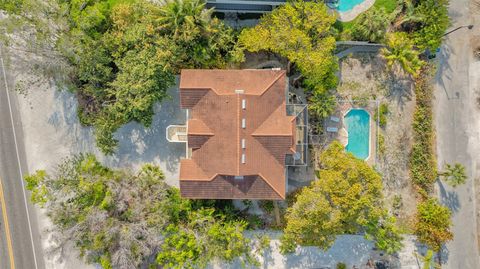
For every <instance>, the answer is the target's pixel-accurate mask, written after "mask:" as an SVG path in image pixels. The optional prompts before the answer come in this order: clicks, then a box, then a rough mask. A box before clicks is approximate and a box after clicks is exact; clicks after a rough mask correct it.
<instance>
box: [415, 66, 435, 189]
mask: <svg viewBox="0 0 480 269" xmlns="http://www.w3.org/2000/svg"><path fill="white" fill-rule="evenodd" d="M428 69H429V68H428V67H427V68H424V70H422V75H421V76H420V77H418V78H417V79H416V81H415V94H416V108H415V113H414V115H413V139H414V142H413V146H412V151H411V154H410V175H411V177H412V181H413V183H414V184H415V185H416V186H417V187H419V188H420V189H422V190H423V191H420V194H421V195H422V196H425V194H428V192H430V191H431V190H432V188H433V183H434V182H435V180H436V178H437V169H436V167H437V163H436V159H435V155H434V147H433V146H434V136H435V135H434V129H433V111H432V86H431V85H429V76H428V75H425V74H428V71H429V70H428Z"/></svg>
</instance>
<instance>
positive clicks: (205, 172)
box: [180, 70, 296, 199]
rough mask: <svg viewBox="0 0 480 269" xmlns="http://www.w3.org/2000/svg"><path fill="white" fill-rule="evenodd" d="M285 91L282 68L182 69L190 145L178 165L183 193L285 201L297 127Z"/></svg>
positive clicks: (182, 85) (182, 93)
mask: <svg viewBox="0 0 480 269" xmlns="http://www.w3.org/2000/svg"><path fill="white" fill-rule="evenodd" d="M286 93H287V78H286V74H285V71H283V70H182V73H181V77H180V103H181V107H182V108H184V109H189V115H190V119H189V120H188V121H187V136H188V143H187V145H188V147H189V149H191V156H187V159H182V160H181V164H180V191H181V194H182V196H183V197H188V198H198V199H284V198H285V192H286V174H285V173H286V172H285V156H286V154H293V153H295V146H294V145H295V128H296V125H295V117H294V116H288V115H287V109H286Z"/></svg>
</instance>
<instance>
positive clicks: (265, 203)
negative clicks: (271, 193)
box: [258, 200, 274, 214]
mask: <svg viewBox="0 0 480 269" xmlns="http://www.w3.org/2000/svg"><path fill="white" fill-rule="evenodd" d="M258 206H259V207H260V208H261V209H263V211H265V212H266V213H269V214H270V213H272V212H273V209H274V205H273V201H271V200H262V201H259V202H258Z"/></svg>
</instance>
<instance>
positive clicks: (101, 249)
mask: <svg viewBox="0 0 480 269" xmlns="http://www.w3.org/2000/svg"><path fill="white" fill-rule="evenodd" d="M25 180H26V182H27V189H28V190H30V191H32V201H33V202H34V203H36V204H38V205H40V206H41V207H43V208H44V209H45V210H46V211H47V215H48V216H49V218H50V220H51V221H52V223H53V225H54V228H53V229H52V232H54V238H55V240H56V241H57V242H56V243H57V245H58V246H59V248H62V247H63V246H65V245H66V244H67V243H73V245H74V246H75V247H76V248H78V250H79V251H80V255H81V256H82V257H84V258H85V260H86V262H87V263H99V264H101V265H102V266H103V267H104V268H122V269H123V268H140V266H141V265H144V264H148V263H149V262H150V260H149V259H148V258H149V257H151V256H152V255H158V256H159V257H163V258H159V260H160V261H161V264H162V265H164V266H168V265H170V264H171V263H173V264H175V265H178V264H182V263H183V265H185V267H188V265H195V266H194V267H195V268H197V267H204V266H205V265H206V264H207V263H208V262H209V261H212V260H225V261H227V262H229V261H232V260H233V259H235V258H237V257H238V258H240V259H241V260H242V261H244V262H245V263H247V264H254V263H256V262H257V261H256V259H255V257H254V256H253V254H252V253H251V251H252V250H253V249H254V247H255V246H254V245H255V243H256V241H254V240H250V239H247V238H246V237H244V236H243V231H244V230H245V227H246V223H244V222H243V221H238V220H226V218H225V215H224V214H222V213H221V212H216V211H215V209H214V208H212V207H205V208H204V209H202V208H200V209H195V208H194V207H193V206H192V203H191V201H190V200H185V199H182V198H181V197H180V194H179V191H178V189H176V188H173V187H170V186H168V185H167V184H166V183H165V182H164V175H163V173H162V171H161V170H160V169H159V168H158V167H156V166H153V165H150V164H146V165H144V166H143V167H142V168H141V169H140V170H139V171H138V172H136V173H133V172H131V171H128V170H113V169H109V168H107V167H105V166H103V165H101V164H100V163H99V162H98V161H97V160H96V158H95V156H93V155H79V156H75V157H73V158H69V159H66V160H65V161H64V162H63V163H61V164H60V165H58V167H57V168H56V170H55V173H54V174H53V175H48V174H47V173H46V172H45V171H37V172H36V173H34V174H32V175H30V176H27V177H26V178H25ZM146 201H148V202H146ZM159 251H160V252H159ZM180 266H181V265H180Z"/></svg>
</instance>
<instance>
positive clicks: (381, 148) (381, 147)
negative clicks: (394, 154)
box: [378, 133, 386, 155]
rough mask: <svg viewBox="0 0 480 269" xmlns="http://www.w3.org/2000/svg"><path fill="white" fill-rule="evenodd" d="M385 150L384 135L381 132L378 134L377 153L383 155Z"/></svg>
mask: <svg viewBox="0 0 480 269" xmlns="http://www.w3.org/2000/svg"><path fill="white" fill-rule="evenodd" d="M385 150H386V147H385V136H383V135H382V134H380V133H379V134H378V154H379V155H383V154H385Z"/></svg>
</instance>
